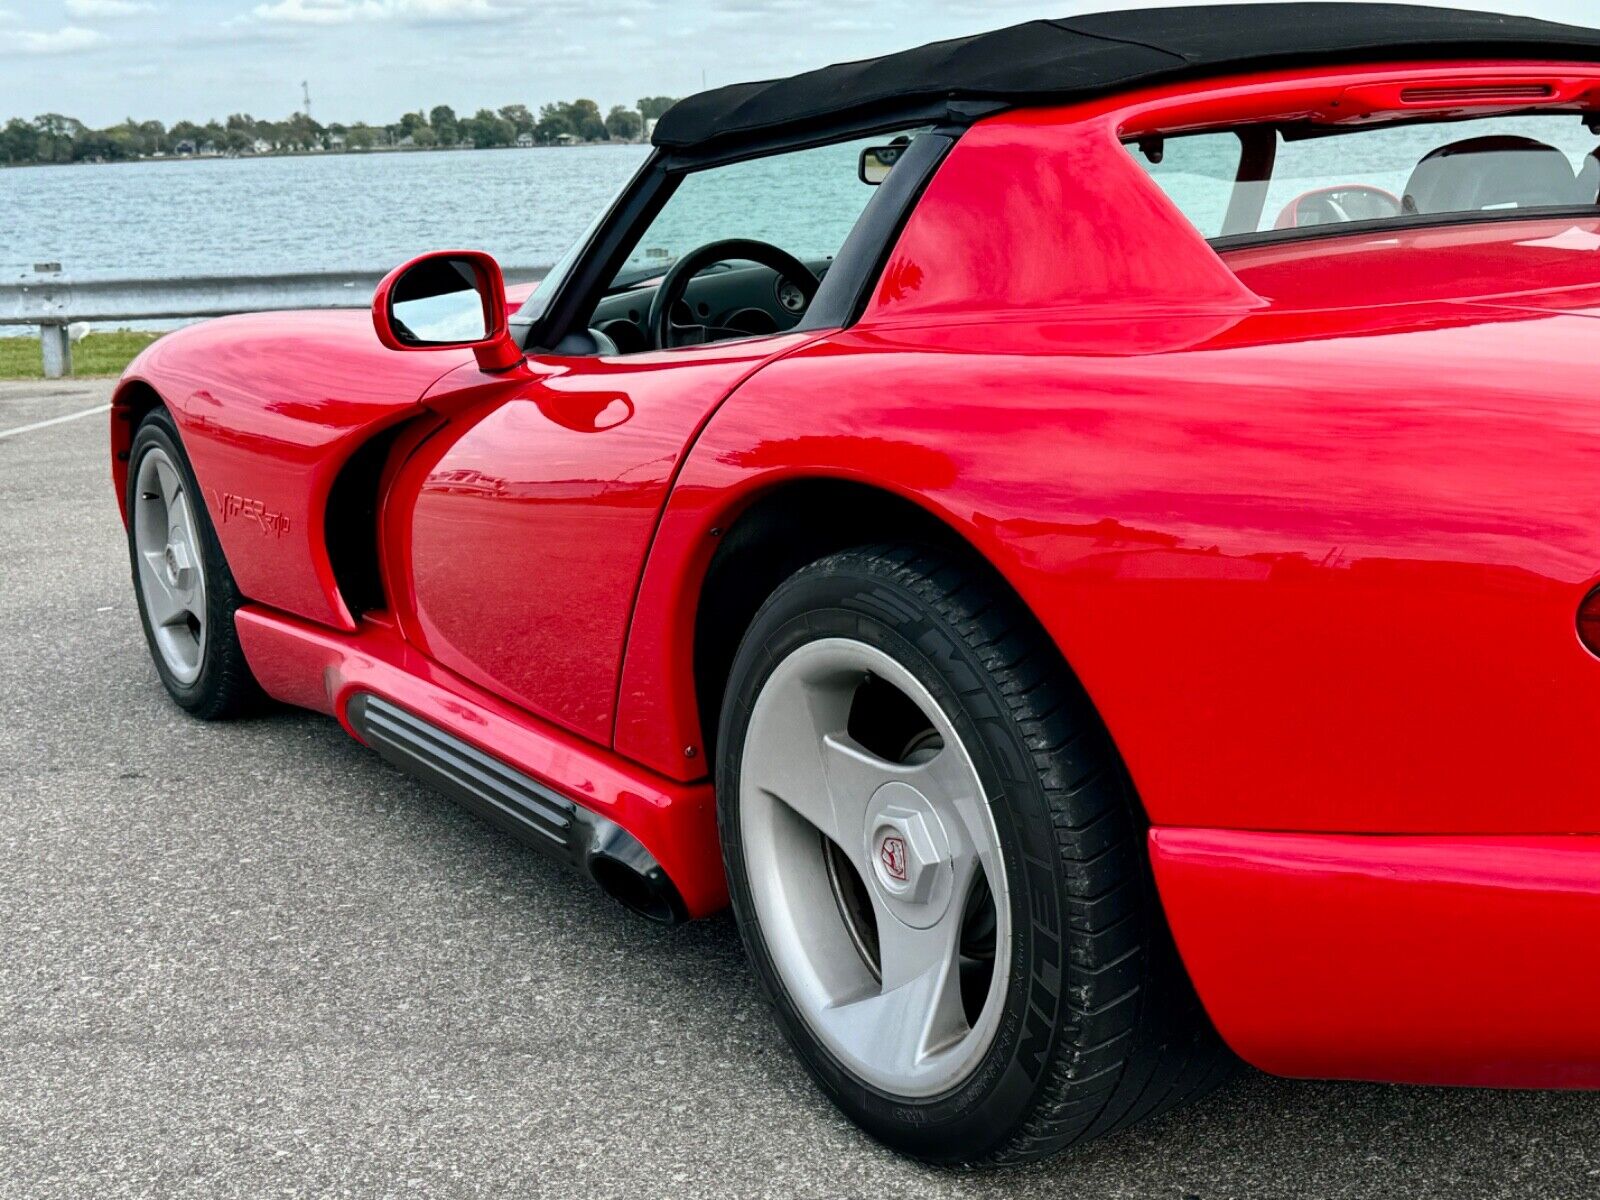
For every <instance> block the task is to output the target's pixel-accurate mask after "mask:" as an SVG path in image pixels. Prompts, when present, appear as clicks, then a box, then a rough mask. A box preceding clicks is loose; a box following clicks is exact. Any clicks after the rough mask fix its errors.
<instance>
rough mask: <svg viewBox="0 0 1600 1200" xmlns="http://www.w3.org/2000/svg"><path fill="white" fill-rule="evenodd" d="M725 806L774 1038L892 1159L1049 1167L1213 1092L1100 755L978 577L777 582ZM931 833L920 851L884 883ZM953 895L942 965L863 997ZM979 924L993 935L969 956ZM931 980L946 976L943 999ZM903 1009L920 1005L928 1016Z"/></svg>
mask: <svg viewBox="0 0 1600 1200" xmlns="http://www.w3.org/2000/svg"><path fill="white" fill-rule="evenodd" d="M886 688H887V689H888V690H885V689H886ZM896 692H897V693H899V698H898V699H896V698H895V697H894V695H893V694H892V693H896ZM908 704H909V707H908ZM919 722H920V723H921V725H922V726H925V727H926V728H925V729H923V731H922V732H920V733H919V732H918V726H919ZM919 739H920V740H919ZM896 747H901V749H899V750H896V749H895V748H896ZM952 747H955V748H956V749H958V750H959V752H960V753H958V754H956V755H954V756H951V755H950V753H949V752H950V750H951V749H952ZM809 763H814V764H815V767H814V769H813V768H812V767H810V766H808V765H807V764H809ZM941 763H943V764H944V766H942V767H941V766H939V764H941ZM963 763H966V764H969V765H970V767H971V768H972V772H973V774H972V775H971V776H967V777H965V778H963V776H962V775H961V772H960V770H958V769H956V768H958V767H960V766H961V764H963ZM841 764H842V765H841ZM936 768H937V770H936ZM936 777H937V778H936ZM908 780H909V781H912V782H914V783H915V787H914V788H912V790H909V791H908V790H905V789H906V788H907V787H909V786H910V784H908V783H907V782H906V781H908ZM895 789H899V790H895ZM974 791H975V792H977V793H978V794H977V797H976V801H977V802H976V804H973V803H972V802H971V799H970V797H969V796H968V794H969V793H970V792H974ZM891 792H892V795H891ZM717 796H718V815H719V823H720V830H721V838H722V849H723V855H724V859H725V861H726V865H727V869H728V879H729V887H730V891H731V894H732V899H733V906H734V910H735V913H736V915H737V917H738V921H739V927H740V931H741V934H742V936H743V938H744V942H745V946H746V949H747V951H748V953H749V955H750V959H751V962H752V964H753V966H754V969H755V973H756V976H757V979H758V981H759V982H760V985H761V987H762V989H763V991H764V992H765V993H766V995H767V997H768V999H769V1000H770V1001H771V1003H772V1005H773V1007H774V1009H775V1011H776V1013H777V1016H778V1020H779V1023H780V1025H781V1026H782V1027H783V1030H784V1032H785V1034H786V1035H787V1036H788V1038H789V1040H790V1042H791V1043H792V1044H793V1046H794V1048H795V1050H796V1052H797V1053H798V1054H799V1056H800V1058H801V1061H802V1062H803V1063H804V1064H805V1066H806V1067H807V1069H808V1070H809V1071H810V1072H811V1074H812V1076H813V1077H814V1078H815V1079H816V1081H817V1082H818V1084H819V1085H820V1086H821V1087H822V1089H823V1090H824V1091H825V1092H826V1093H827V1094H828V1095H829V1096H830V1097H831V1098H832V1099H833V1100H834V1102H835V1103H837V1104H838V1105H839V1107H840V1108H841V1109H843V1111H844V1112H845V1113H846V1114H847V1115H848V1116H849V1117H850V1118H851V1119H852V1120H853V1121H855V1122H856V1123H857V1124H859V1125H860V1126H861V1127H862V1128H863V1129H865V1130H866V1131H867V1132H869V1133H871V1134H872V1135H873V1136H875V1137H877V1138H879V1139H880V1140H882V1141H884V1142H886V1143H887V1144H889V1145H890V1146H892V1147H894V1148H895V1149H897V1150H900V1151H902V1152H904V1153H907V1154H911V1155H914V1156H916V1157H918V1158H921V1159H924V1160H926V1161H929V1162H935V1163H979V1162H1005V1161H1021V1160H1028V1159H1037V1158H1042V1157H1045V1156H1047V1155H1050V1154H1053V1153H1054V1152H1056V1151H1058V1150H1061V1149H1063V1148H1064V1147H1066V1146H1069V1145H1071V1144H1073V1143H1075V1142H1078V1141H1081V1140H1083V1139H1086V1138H1090V1137H1094V1136H1097V1135H1100V1134H1104V1133H1108V1132H1111V1131H1114V1130H1117V1129H1120V1128H1123V1127H1125V1126H1127V1125H1130V1124H1132V1123H1133V1122H1135V1121H1138V1120H1141V1119H1143V1118H1145V1117H1150V1116H1154V1115H1155V1114H1157V1113H1160V1112H1163V1111H1166V1110H1167V1109H1170V1108H1172V1107H1174V1106H1175V1105H1177V1104H1179V1103H1181V1102H1183V1101H1185V1100H1187V1099H1190V1098H1193V1097H1196V1096H1199V1095H1201V1094H1203V1093H1205V1092H1206V1091H1209V1090H1210V1089H1211V1088H1212V1087H1214V1086H1216V1084H1218V1083H1219V1082H1221V1081H1222V1080H1223V1079H1224V1078H1225V1077H1226V1075H1227V1074H1228V1072H1229V1070H1230V1067H1231V1064H1232V1062H1233V1059H1232V1057H1231V1055H1230V1054H1229V1053H1228V1052H1227V1051H1226V1049H1225V1048H1224V1047H1223V1046H1222V1044H1221V1042H1220V1040H1219V1039H1218V1038H1217V1036H1216V1034H1215V1032H1214V1031H1213V1030H1212V1028H1211V1026H1210V1024H1209V1022H1208V1021H1207V1020H1206V1018H1205V1016H1204V1014H1203V1012H1202V1011H1201V1009H1200V1006H1199V1003H1198V1001H1197V1000H1196V998H1195V995H1194V992H1193V989H1192V988H1191V987H1190V985H1189V982H1188V979H1187V976H1186V975H1185V973H1184V971H1183V969H1182V967H1181V965H1180V964H1179V962H1178V959H1177V954H1176V951H1175V949H1174V947H1173V945H1172V942H1171V939H1170V936H1169V935H1168V933H1167V929H1166V925H1165V922H1164V920H1163V917H1162V914H1161V911H1160V906H1159V902H1158V901H1157V898H1156V895H1155V889H1154V884H1153V881H1152V879H1151V876H1150V871H1149V866H1148V861H1147V858H1146V855H1145V849H1144V846H1145V828H1144V825H1143V822H1142V819H1141V817H1140V815H1139V811H1138V808H1137V805H1136V802H1135V800H1134V798H1133V795H1132V788H1131V784H1130V783H1129V781H1128V778H1127V773H1126V771H1125V769H1124V768H1123V766H1122V763H1121V760H1120V758H1119V757H1118V755H1117V752H1116V750H1115V748H1114V747H1113V745H1112V743H1111V740H1110V737H1109V735H1108V734H1107V732H1106V730H1105V728H1104V726H1103V725H1102V724H1101V722H1100V720H1099V718H1098V716H1097V715H1096V713H1095V712H1094V709H1093V707H1092V706H1091V704H1090V703H1089V700H1088V697H1087V696H1086V695H1085V694H1084V692H1083V690H1082V688H1081V687H1080V686H1079V685H1078V683H1077V681H1076V680H1075V679H1074V678H1073V676H1072V675H1071V673H1070V671H1069V670H1068V669H1067V667H1066V665H1065V664H1064V663H1063V662H1062V661H1061V659H1060V655H1059V654H1058V652H1057V651H1056V649H1055V647H1054V645H1053V644H1052V643H1051V642H1050V641H1049V639H1048V638H1047V637H1046V636H1045V634H1044V633H1043V631H1042V630H1040V629H1039V627H1038V626H1037V624H1036V623H1035V622H1034V621H1033V620H1032V618H1031V616H1030V615H1029V614H1028V613H1027V612H1026V611H1025V610H1024V609H1023V608H1022V606H1021V605H1020V604H1019V603H1018V602H1017V601H1016V600H1015V598H1014V597H1012V596H1011V594H1010V593H1009V592H1008V591H1006V590H1005V588H1004V587H1003V585H1001V584H999V583H998V581H994V580H992V579H991V578H990V577H988V576H987V574H986V573H983V572H981V571H980V570H976V569H973V568H970V567H968V566H967V565H965V564H964V563H962V562H959V561H958V560H956V559H954V558H952V557H950V556H948V555H946V554H944V553H943V552H939V551H932V550H924V549H918V548H914V547H907V546H879V547H870V548H865V549H857V550H850V551H846V552H844V553H840V554H835V555H832V556H831V557H828V558H825V559H823V560H821V561H819V562H817V563H814V564H812V565H811V566H809V567H806V568H805V569H804V570H802V571H800V572H798V573H797V574H796V575H794V576H793V577H791V578H790V579H789V580H788V581H787V582H786V583H784V584H783V585H782V586H781V587H779V588H778V590H777V591H776V592H775V593H774V594H773V595H772V597H771V598H770V599H769V600H768V601H767V602H766V604H765V605H764V606H763V607H762V609H761V610H760V612H759V613H758V614H757V615H756V617H755V619H754V621H753V622H752V624H751V626H750V629H749V630H748V631H747V633H746V634H745V637H744V639H743V642H742V643H741V645H740V648H739V651H738V654H737V656H736V658H735V661H734V664H733V669H732V673H731V676H730V679H729V682H728V686H727V691H726V695H725V701H724V704H723V709H722V714H721V723H720V730H719V738H718V764H717ZM952 797H953V798H954V799H952ZM885 798H887V799H885ZM889 801H893V803H892V804H890V803H889ZM886 805H887V807H886ZM885 812H889V813H890V814H891V816H890V817H888V818H886V817H884V815H883V814H884V813H885ZM919 812H920V813H923V815H922V816H918V815H917V814H918V813H919ZM985 814H986V815H987V820H986V819H985ZM901 817H908V818H911V819H912V825H911V826H910V827H908V828H904V829H903V828H902V825H903V824H904V822H902V825H896V824H895V821H897V820H900V818H901ZM886 822H887V823H886ZM824 826H829V828H826V829H824ZM928 830H932V834H931V837H930V835H929V834H928V832H927V831H928ZM986 830H992V831H993V835H994V839H995V842H994V851H995V853H994V854H993V855H992V856H991V857H988V858H984V857H983V856H982V855H981V854H979V855H978V857H979V859H980V862H981V867H982V874H983V882H982V883H981V884H978V883H965V882H963V881H964V880H969V879H971V878H974V876H972V875H970V874H969V875H963V874H962V868H961V866H960V862H961V854H962V847H965V846H968V845H969V844H970V845H972V846H977V845H978V844H979V843H981V842H983V840H984V838H985V837H986V836H987V834H986V832H985V831H986ZM819 831H821V836H816V835H817V834H818V832H819ZM902 834H904V836H903V837H902ZM919 839H920V840H921V841H922V842H923V843H925V844H926V845H927V846H928V847H929V849H928V850H927V852H926V853H924V854H921V855H920V856H919V854H918V853H915V852H912V853H910V855H909V857H910V859H911V861H912V866H911V867H910V868H907V867H905V866H899V867H897V866H896V864H897V861H899V860H900V859H901V857H902V856H901V851H902V850H903V849H904V847H905V846H906V845H910V844H912V843H915V842H917V841H918V840H919ZM896 842H898V843H900V844H899V845H893V844H891V843H896ZM941 848H942V849H941ZM974 853H975V854H976V853H977V851H974ZM941 854H943V857H942V858H941ZM813 858H814V859H816V860H817V861H812V860H813ZM818 863H820V864H821V865H818ZM884 863H887V864H888V866H887V867H885V866H883V864H884ZM929 863H932V864H935V865H934V866H931V867H928V866H926V864H929ZM851 868H853V870H854V877H853V880H852V879H850V878H846V879H845V882H844V883H843V884H841V883H839V879H840V876H841V875H842V874H845V873H846V872H848V871H849V870H850V869H851ZM924 868H925V869H926V870H927V871H929V872H933V874H929V875H926V876H924V875H921V874H919V872H920V871H923V870H924ZM938 872H946V874H945V875H940V874H938ZM902 875H904V876H908V877H910V879H911V882H909V883H908V882H905V881H903V880H902ZM945 879H948V880H953V881H955V882H954V883H953V884H950V886H951V887H957V888H960V887H968V888H969V891H971V892H976V891H978V890H980V889H985V888H986V889H987V891H988V893H989V895H990V896H992V900H991V905H992V908H993V913H992V915H991V916H990V917H989V918H988V924H987V925H982V924H981V921H980V922H979V925H974V924H973V922H974V918H973V916H972V913H973V911H974V910H973V908H972V905H971V903H969V904H968V906H967V907H966V908H964V909H963V911H962V916H961V917H960V919H959V922H958V925H959V928H958V931H957V933H956V941H955V942H954V943H953V944H954V945H955V949H954V951H953V958H952V959H951V961H950V962H944V963H941V962H937V961H934V959H933V958H930V959H928V960H926V962H924V961H921V960H919V961H918V963H917V968H916V969H924V974H921V975H916V976H915V977H914V978H912V982H909V983H905V984H904V985H903V986H892V987H887V988H886V987H885V986H884V985H883V984H881V983H877V982H875V981H876V980H878V979H880V978H887V977H889V976H890V975H891V974H892V975H893V976H894V977H895V981H896V984H899V980H900V976H901V975H902V974H905V975H906V976H907V977H908V978H910V977H911V976H910V974H909V972H903V971H901V969H900V968H898V967H897V966H896V965H895V964H896V963H898V962H900V961H901V960H902V959H903V958H905V956H906V955H907V953H908V952H907V951H904V950H897V949H895V948H894V947H895V945H896V944H897V940H898V941H905V940H906V939H908V938H909V939H910V940H911V944H932V943H931V942H930V940H929V937H928V934H929V932H930V931H931V930H932V929H934V928H937V927H938V926H939V924H940V923H947V922H948V921H949V920H950V919H951V918H950V912H951V911H953V909H940V911H942V912H943V913H944V916H942V917H938V918H937V920H936V919H935V914H934V912H933V909H939V908H940V905H941V904H942V903H943V901H941V900H940V899H939V897H940V896H941V895H942V894H943V893H942V892H941V889H944V888H946V883H945V882H943V881H944V880H945ZM823 880H827V881H829V882H828V883H827V884H824V883H823V882H821V881H823ZM930 880H931V882H930ZM912 887H916V889H917V891H916V895H915V896H911V895H910V890H909V889H911V888H912ZM908 896H910V899H909V900H908ZM920 897H928V899H927V900H926V901H925V903H926V904H928V905H931V906H932V908H931V909H928V910H927V911H924V910H923V909H921V908H919V907H917V903H915V902H921V901H919V898H920ZM980 899H981V897H980ZM951 903H952V904H953V903H954V901H952V902H951ZM830 904H831V906H832V907H831V909H830ZM923 925H927V926H928V928H927V929H920V930H919V928H918V927H920V926H923ZM979 926H981V928H984V929H988V930H990V931H992V932H990V934H989V937H990V942H989V944H988V946H987V947H985V945H984V944H983V943H982V939H981V938H977V939H975V940H974V941H973V942H972V944H971V946H970V947H969V942H968V937H969V929H970V928H976V927H979ZM937 940H938V939H933V941H935V942H936V941H937ZM939 944H940V945H943V944H944V943H939ZM986 953H987V954H988V955H989V956H990V957H989V958H988V959H987V961H988V962H990V963H992V964H993V966H992V971H991V974H990V975H989V976H988V977H987V982H984V977H983V976H982V975H981V970H982V963H983V961H984V956H985V954H986ZM935 957H936V955H935ZM971 962H977V963H978V964H979V966H978V967H977V968H976V969H977V971H978V972H979V974H978V980H979V982H978V986H977V987H976V988H975V989H969V988H968V986H967V983H968V980H969V977H970V975H971V971H970V970H969V967H970V963H971ZM951 963H953V964H954V965H951ZM929 964H931V965H929ZM875 967H876V968H877V971H876V972H875V970H874V968H875ZM935 979H941V980H945V981H955V982H952V983H951V986H956V983H959V985H960V1005H959V1007H957V1006H955V1005H954V1003H953V1001H951V999H950V995H951V993H950V991H949V989H948V988H944V989H943V990H941V986H940V985H939V984H937V983H928V982H927V981H929V980H935ZM914 985H915V986H914ZM924 985H925V986H924ZM917 996H928V997H931V999H930V1000H929V1001H928V1002H927V1004H926V1005H925V1008H917V1007H915V1005H914V1004H913V1001H912V998H913V997H917ZM852 1014H858V1015H852ZM885 1014H887V1015H885ZM863 1022H865V1024H863ZM874 1022H875V1023H874ZM863 1030H865V1031H866V1032H865V1033H863ZM900 1042H904V1045H899V1044H898V1043H900ZM908 1064H909V1065H908Z"/></svg>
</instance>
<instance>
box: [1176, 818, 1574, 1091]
mask: <svg viewBox="0 0 1600 1200" xmlns="http://www.w3.org/2000/svg"><path fill="white" fill-rule="evenodd" d="M1150 847H1151V855H1152V859H1153V862H1154V866H1155V873H1156V881H1157V885H1158V887H1159V888H1160V891H1161V898H1162V902H1163V905H1164V907H1165V909H1166V913H1167V916H1168V919H1169V921H1170V922H1171V925H1172V929H1173V933H1174V935H1175V936H1176V938H1177V942H1178V948H1179V951H1180V952H1181V954H1182V956H1183V960H1184V963H1185V964H1186V966H1187V967H1188V970H1189V974H1190V976H1191V977H1192V978H1193V980H1194V983H1195V987H1196V989H1197V990H1198V991H1199V993H1200V997H1201V1000H1202V1001H1203V1002H1204V1004H1205V1007H1206V1010H1207V1011H1208V1012H1209V1013H1210V1015H1211V1018H1212V1020H1213V1021H1214V1022H1215V1023H1216V1025H1217V1028H1218V1030H1219V1032H1220V1033H1221V1034H1222V1036H1223V1038H1224V1039H1225V1040H1226V1041H1227V1042H1228V1044H1229V1045H1230V1046H1232V1047H1233V1049H1234V1050H1235V1051H1236V1052H1237V1053H1238V1054H1239V1055H1240V1056H1241V1057H1242V1058H1244V1059H1245V1060H1246V1061H1247V1062H1250V1063H1251V1064H1253V1065H1254V1066H1257V1067H1259V1068H1261V1069H1262V1070H1265V1071H1270V1072H1272V1073H1274V1074H1278V1075H1289V1076H1300V1077H1319V1078H1336V1079H1371V1080H1384V1081H1392V1082H1397V1083H1427V1084H1469V1085H1479V1086H1491V1087H1546V1088H1568V1087H1573V1088H1576V1087H1583V1088H1593V1087H1600V837H1503V838H1495V837H1377V836H1343V835H1334V834H1293V833H1249V832H1231V831H1227V830H1210V829H1178V828H1157V829H1154V830H1152V831H1151V834H1150Z"/></svg>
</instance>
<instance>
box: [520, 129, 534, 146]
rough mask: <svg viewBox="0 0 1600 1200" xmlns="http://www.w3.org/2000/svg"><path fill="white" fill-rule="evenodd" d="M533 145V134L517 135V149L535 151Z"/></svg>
mask: <svg viewBox="0 0 1600 1200" xmlns="http://www.w3.org/2000/svg"><path fill="white" fill-rule="evenodd" d="M533 145H534V143H533V134H531V133H519V134H517V149H518V150H532V149H533Z"/></svg>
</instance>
